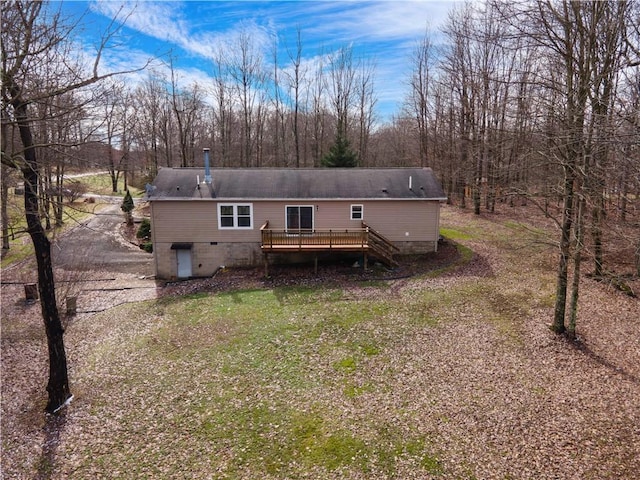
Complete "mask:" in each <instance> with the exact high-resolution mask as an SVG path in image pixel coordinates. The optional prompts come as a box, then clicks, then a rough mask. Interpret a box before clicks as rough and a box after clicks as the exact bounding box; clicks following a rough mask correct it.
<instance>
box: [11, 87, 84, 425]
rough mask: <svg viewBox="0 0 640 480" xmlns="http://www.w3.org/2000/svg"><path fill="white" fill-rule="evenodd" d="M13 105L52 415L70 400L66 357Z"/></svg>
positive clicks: (31, 158) (34, 180) (33, 184)
mask: <svg viewBox="0 0 640 480" xmlns="http://www.w3.org/2000/svg"><path fill="white" fill-rule="evenodd" d="M12 93H14V92H12ZM12 105H13V107H14V110H15V115H16V120H17V123H18V127H19V130H20V139H21V140H22V145H23V147H24V160H25V163H26V165H25V166H24V167H23V168H22V175H23V177H24V209H25V216H26V220H27V228H28V231H29V236H30V237H31V241H32V242H33V248H34V251H35V256H36V261H37V265H38V291H39V293H40V306H41V308H42V319H43V320H44V326H45V331H46V335H47V345H48V348H49V382H48V384H47V392H48V393H49V400H48V402H47V406H46V411H47V412H50V413H54V412H56V411H58V410H59V409H60V408H61V407H62V406H64V404H65V402H67V400H69V398H70V397H71V392H70V390H69V378H68V373H67V357H66V354H65V349H64V341H63V334H64V329H63V328H62V322H61V321H60V314H59V312H58V306H57V304H56V290H55V281H54V276H53V265H52V261H51V243H50V242H49V239H48V238H47V235H46V233H45V230H44V228H43V227H42V223H41V220H40V212H39V208H38V181H39V178H38V177H39V173H38V172H39V169H38V162H37V158H36V149H35V146H34V144H33V136H32V133H31V127H30V125H29V120H28V119H29V116H28V112H27V104H26V103H24V102H23V101H22V100H21V99H20V98H19V97H18V96H17V95H16V96H14V97H13V99H12Z"/></svg>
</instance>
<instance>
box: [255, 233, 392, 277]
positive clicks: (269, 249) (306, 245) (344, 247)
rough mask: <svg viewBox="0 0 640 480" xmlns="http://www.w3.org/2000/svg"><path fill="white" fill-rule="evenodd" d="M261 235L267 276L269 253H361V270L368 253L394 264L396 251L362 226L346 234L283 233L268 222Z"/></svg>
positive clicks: (365, 265) (377, 234) (388, 243)
mask: <svg viewBox="0 0 640 480" xmlns="http://www.w3.org/2000/svg"><path fill="white" fill-rule="evenodd" d="M260 231H261V234H262V245H261V248H262V252H263V253H264V254H265V271H266V272H268V261H267V255H268V254H270V253H305V252H308V253H319V252H362V253H363V254H364V265H363V267H364V268H367V257H368V254H369V253H371V254H373V255H375V256H377V257H379V258H380V259H381V260H382V261H383V262H385V263H387V264H388V265H391V266H393V265H394V264H395V262H394V260H393V253H394V251H397V248H396V247H395V245H393V243H391V242H390V241H388V240H387V239H386V238H384V237H383V236H382V235H380V234H379V233H378V232H376V231H375V230H373V229H372V228H370V227H369V226H368V225H366V224H365V223H364V222H363V224H362V228H355V229H347V230H332V229H328V230H282V229H272V228H269V222H268V221H267V222H266V223H265V224H264V225H263V226H262V227H261V228H260ZM316 262H317V257H316ZM316 268H317V266H316Z"/></svg>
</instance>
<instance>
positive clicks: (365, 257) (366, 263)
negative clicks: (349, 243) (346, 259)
mask: <svg viewBox="0 0 640 480" xmlns="http://www.w3.org/2000/svg"><path fill="white" fill-rule="evenodd" d="M368 263H369V255H368V254H367V251H366V250H365V251H364V261H363V262H362V268H363V269H364V270H366V269H367V267H368Z"/></svg>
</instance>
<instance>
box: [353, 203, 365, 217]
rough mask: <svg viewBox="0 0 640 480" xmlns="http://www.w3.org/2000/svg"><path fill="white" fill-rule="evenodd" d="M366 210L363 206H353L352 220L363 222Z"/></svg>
mask: <svg viewBox="0 0 640 480" xmlns="http://www.w3.org/2000/svg"><path fill="white" fill-rule="evenodd" d="M363 213H364V208H363V207H362V205H351V220H362V219H363V218H364V216H363Z"/></svg>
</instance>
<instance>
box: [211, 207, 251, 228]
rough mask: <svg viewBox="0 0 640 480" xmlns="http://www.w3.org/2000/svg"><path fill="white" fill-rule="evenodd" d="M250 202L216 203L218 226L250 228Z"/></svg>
mask: <svg viewBox="0 0 640 480" xmlns="http://www.w3.org/2000/svg"><path fill="white" fill-rule="evenodd" d="M252 207H253V206H252V205H251V204H236V203H230V204H221V203H220V204H218V228H252V225H253V208H252Z"/></svg>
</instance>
